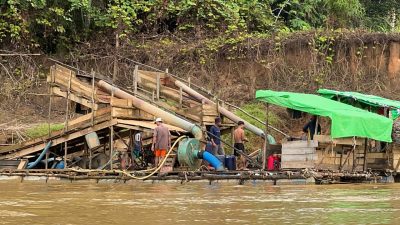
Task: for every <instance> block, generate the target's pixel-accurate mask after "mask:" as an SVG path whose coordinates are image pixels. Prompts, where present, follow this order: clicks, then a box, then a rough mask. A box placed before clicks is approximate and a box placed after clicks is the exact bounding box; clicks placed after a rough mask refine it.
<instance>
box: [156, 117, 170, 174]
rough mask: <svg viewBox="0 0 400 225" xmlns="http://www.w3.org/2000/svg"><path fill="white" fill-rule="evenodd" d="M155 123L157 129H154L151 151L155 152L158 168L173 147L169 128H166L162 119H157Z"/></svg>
mask: <svg viewBox="0 0 400 225" xmlns="http://www.w3.org/2000/svg"><path fill="white" fill-rule="evenodd" d="M155 123H156V124H157V127H156V128H155V129H154V133H153V145H152V146H151V150H152V151H153V152H154V156H155V158H154V165H155V167H157V166H158V164H159V163H160V162H162V160H163V159H164V157H165V155H166V154H167V150H168V149H169V148H170V147H171V134H170V133H169V129H168V127H166V126H164V124H163V122H162V119H161V118H157V119H156V121H155Z"/></svg>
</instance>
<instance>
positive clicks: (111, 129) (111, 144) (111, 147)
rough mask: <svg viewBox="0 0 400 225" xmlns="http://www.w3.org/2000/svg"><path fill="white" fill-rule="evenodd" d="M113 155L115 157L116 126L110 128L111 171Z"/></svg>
mask: <svg viewBox="0 0 400 225" xmlns="http://www.w3.org/2000/svg"><path fill="white" fill-rule="evenodd" d="M113 155H114V126H111V127H110V169H111V170H112V169H113Z"/></svg>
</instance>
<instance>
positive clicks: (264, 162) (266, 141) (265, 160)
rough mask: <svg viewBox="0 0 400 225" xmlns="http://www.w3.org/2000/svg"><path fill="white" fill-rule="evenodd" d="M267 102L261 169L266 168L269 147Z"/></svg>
mask: <svg viewBox="0 0 400 225" xmlns="http://www.w3.org/2000/svg"><path fill="white" fill-rule="evenodd" d="M268 118H269V103H267V118H266V121H265V132H264V134H265V137H264V146H263V159H262V160H263V170H266V169H267V150H268V149H269V142H268V126H269V120H268Z"/></svg>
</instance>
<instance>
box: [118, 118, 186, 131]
mask: <svg viewBox="0 0 400 225" xmlns="http://www.w3.org/2000/svg"><path fill="white" fill-rule="evenodd" d="M117 121H118V124H127V125H132V126H138V127H145V128H149V129H155V128H156V127H157V125H156V124H155V123H154V122H149V121H139V120H121V119H118V120H117ZM164 126H166V127H168V129H169V130H173V131H179V132H186V131H185V130H183V129H182V128H179V127H176V126H173V125H170V124H166V123H164Z"/></svg>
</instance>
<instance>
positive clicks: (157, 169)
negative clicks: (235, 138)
mask: <svg viewBox="0 0 400 225" xmlns="http://www.w3.org/2000/svg"><path fill="white" fill-rule="evenodd" d="M183 138H186V136H181V137H179V138H178V139H176V141H175V142H174V144H173V145H172V146H171V148H170V149H169V150H168V152H167V154H166V155H165V157H164V159H163V161H162V162H161V164H160V165H159V166H158V167H157V168H155V169H154V168H153V169H148V170H142V171H140V172H144V171H151V170H154V171H153V172H151V173H150V174H149V175H146V176H144V177H135V176H133V175H132V174H130V173H128V172H127V171H125V170H113V171H114V172H116V173H122V174H125V175H126V176H128V177H130V178H132V179H136V180H145V179H147V178H149V177H151V176H153V175H154V174H155V173H157V172H158V171H160V170H161V168H162V167H163V166H164V164H165V162H166V161H167V158H168V156H169V155H170V154H171V152H172V151H173V149H174V147H175V145H176V144H177V143H178V142H179V141H180V140H181V139H183ZM71 170H72V171H75V172H106V171H108V170H87V169H71Z"/></svg>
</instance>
